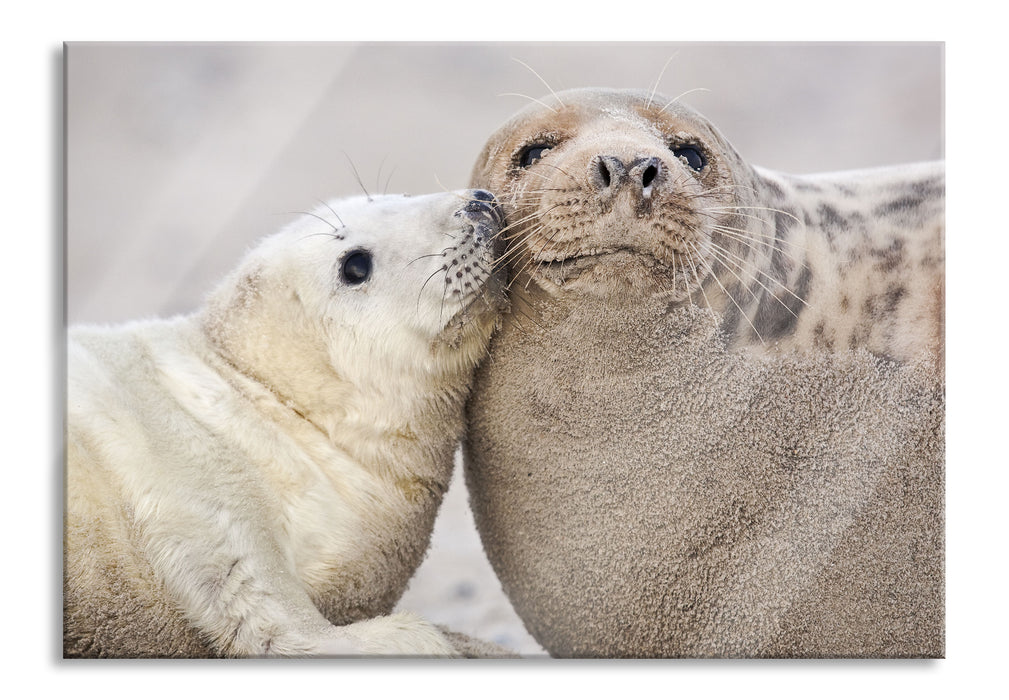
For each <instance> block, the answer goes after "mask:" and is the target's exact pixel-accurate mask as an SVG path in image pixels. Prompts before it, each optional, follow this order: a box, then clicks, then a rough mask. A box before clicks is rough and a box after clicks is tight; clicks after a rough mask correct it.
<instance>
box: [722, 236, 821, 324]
mask: <svg viewBox="0 0 1009 700" xmlns="http://www.w3.org/2000/svg"><path fill="white" fill-rule="evenodd" d="M711 247H712V248H714V249H716V250H718V251H720V255H719V256H718V257H719V259H720V260H721V261H722V264H723V265H725V267H726V269H728V270H729V271H730V272H731V271H732V270H731V268H730V267H729V265H728V263H729V262H730V260H729V258H731V259H733V260H735V261H736V269H737V270H739V271H740V272H743V271H744V268H743V265H742V264H741V263H745V262H746V261H745V260H744V259H743V258H740V257H738V256H736V255H733V254H732V253H730V252H729V251H728V250H726V249H725V248H723V247H721V246H720V245H718V244H716V243H714V242H712V243H711ZM757 273H758V274H760V275H763V276H764V277H765V278H766V279H767V280H769V281H771V282H775V283H777V284H780V285H781V288H782V289H784V290H785V291H786V292H788V293H789V294H791V295H792V296H793V297H795V298H796V299H798V300H799V301H800V302H802V304H803V305H807V304H806V300H805V299H803V298H802V297H800V296H799V295H798V294H796V293H795V292H793V291H792V290H791V289H789V288H788V287H787V286H786V285H784V284H782V283H781V282H779V281H778V280H776V279H774V278H773V277H771V276H770V275H768V274H767V273H766V272H764V271H763V270H760V269H758V270H757ZM733 274H735V273H733ZM737 279H738V276H737ZM739 281H740V283H742V281H743V280H741V279H740V280H739ZM753 281H754V282H756V283H757V284H759V285H760V286H761V288H762V289H763V290H764V291H765V292H767V293H768V294H770V295H771V296H772V297H774V299H775V301H777V302H778V303H779V304H781V305H782V306H784V307H785V308H786V309H788V312H789V313H790V314H792V315H793V316H795V317H796V318H798V315H796V313H795V312H794V311H792V310H791V309H789V308H788V306H787V305H786V304H785V302H783V301H782V300H781V299H780V298H779V297H778V295H777V294H775V293H774V292H772V291H771V290H770V289H768V288H767V287H766V286H765V285H764V284H763V283H762V282H761V281H760V280H759V279H757V278H756V277H753ZM754 299H756V295H754ZM807 306H808V305H807Z"/></svg>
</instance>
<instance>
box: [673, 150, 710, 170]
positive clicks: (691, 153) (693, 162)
mask: <svg viewBox="0 0 1009 700" xmlns="http://www.w3.org/2000/svg"><path fill="white" fill-rule="evenodd" d="M673 155H674V156H676V157H677V158H679V159H680V160H682V161H683V162H684V163H686V164H687V165H689V166H690V167H691V168H693V169H694V170H696V171H698V172H700V171H701V169H702V168H704V166H705V165H707V164H708V159H707V158H705V157H704V154H702V153H701V152H700V151H699V150H697V149H696V148H694V147H693V146H683V147H681V148H674V149H673Z"/></svg>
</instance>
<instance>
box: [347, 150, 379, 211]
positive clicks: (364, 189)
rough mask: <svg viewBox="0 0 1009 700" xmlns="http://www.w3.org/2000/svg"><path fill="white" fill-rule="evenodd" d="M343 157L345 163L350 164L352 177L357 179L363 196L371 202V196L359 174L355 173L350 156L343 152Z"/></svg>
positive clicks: (355, 168) (355, 167) (355, 169)
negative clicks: (345, 159)
mask: <svg viewBox="0 0 1009 700" xmlns="http://www.w3.org/2000/svg"><path fill="white" fill-rule="evenodd" d="M343 155H344V156H346V158H347V162H348V163H350V169H351V170H352V171H353V173H354V177H355V178H356V179H357V184H358V186H359V187H360V188H361V191H362V192H364V196H365V197H367V198H368V201H369V202H370V201H372V200H371V194H370V193H369V192H368V188H367V187H365V186H364V182H363V181H362V180H361V173H359V172H357V166H356V165H354V161H353V160H352V159H351V157H350V154H349V153H347V152H346V151H343Z"/></svg>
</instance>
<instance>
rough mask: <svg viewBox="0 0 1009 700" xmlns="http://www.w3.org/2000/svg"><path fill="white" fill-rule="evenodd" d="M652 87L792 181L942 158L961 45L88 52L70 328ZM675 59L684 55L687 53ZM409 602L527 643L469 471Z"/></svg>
mask: <svg viewBox="0 0 1009 700" xmlns="http://www.w3.org/2000/svg"><path fill="white" fill-rule="evenodd" d="M513 59H519V60H521V61H522V62H524V63H525V64H528V65H529V66H531V67H532V68H534V69H535V71H536V72H537V73H539V75H540V76H542V78H543V80H545V81H546V82H547V83H549V85H550V87H552V88H554V89H555V90H560V89H563V88H570V87H584V86H590V85H595V86H604V87H638V88H651V87H652V85H653V84H654V83H655V81H656V80H657V79H658V78H659V75H660V73H661V72H662V71H663V66H666V64H667V61H668V67H666V69H665V71H664V73H663V74H662V79H661V81H660V83H659V92H661V93H663V94H665V95H667V96H668V97H670V98H672V97H675V96H677V95H680V94H681V93H685V92H687V91H690V90H695V89H696V88H705V89H706V91H695V92H690V93H689V94H687V95H686V96H685V97H684V98H683V101H684V102H686V103H687V104H690V105H691V106H693V107H695V108H697V109H698V110H700V111H701V112H702V113H704V114H705V115H707V116H708V117H709V118H710V119H711V120H712V121H713V122H714V123H715V124H716V125H717V126H718V127H719V129H720V130H721V131H722V133H723V134H724V135H725V136H726V137H727V138H728V139H729V140H730V141H731V142H732V143H733V144H734V145H735V146H736V148H737V150H739V152H740V153H741V154H742V155H743V157H744V158H746V159H747V160H749V161H750V162H752V163H756V164H759V165H763V166H766V167H770V168H775V169H779V170H785V171H791V172H797V173H801V172H815V171H823V170H839V169H845V168H860V167H871V166H876V165H886V164H893V163H899V162H905V161H914V160H928V159H936V158H942V157H943V155H944V154H943V65H944V56H943V47H942V45H941V44H679V45H676V44H80V43H74V44H70V45H68V47H67V50H66V62H67V63H66V65H67V69H66V81H67V83H66V84H67V87H66V90H67V92H66V110H67V142H66V153H67V181H66V193H67V208H66V216H67V249H66V266H67V279H66V294H67V321H68V322H69V323H80V322H117V321H123V320H127V319H131V318H137V317H143V316H152V315H170V314H175V313H184V312H187V311H190V310H192V309H194V308H195V307H196V306H198V305H199V303H200V300H201V299H202V297H203V296H204V295H205V294H206V292H207V291H208V290H209V289H210V287H211V286H212V285H213V283H214V282H216V281H217V280H218V279H219V278H220V277H221V276H222V275H223V274H224V273H225V272H227V271H228V270H229V269H230V268H231V267H232V266H234V265H235V264H236V263H237V261H238V259H239V257H240V256H241V255H242V253H243V251H244V250H246V249H247V248H248V247H249V246H250V245H252V244H253V243H254V242H255V241H256V240H257V239H259V238H260V237H262V236H264V235H266V234H268V233H270V232H271V231H273V230H275V229H276V228H277V227H279V226H281V225H283V224H284V223H285V222H286V221H288V220H289V219H290V218H291V215H290V214H289V212H296V211H299V210H304V209H307V208H310V207H312V206H313V205H314V204H315V203H316V202H317V200H318V199H323V198H328V197H331V196H340V195H352V194H358V193H360V191H361V188H360V185H359V184H358V182H357V179H356V177H355V174H354V171H353V168H352V167H351V162H353V164H354V166H355V167H356V169H357V171H358V172H359V173H360V177H361V180H362V182H363V184H364V187H366V188H367V189H368V190H369V191H372V192H375V191H385V190H388V191H389V192H411V193H414V194H420V193H424V192H430V191H437V190H442V189H458V188H462V187H465V186H466V185H467V180H468V177H469V172H470V168H471V166H472V162H473V159H474V158H475V157H476V155H477V153H478V152H479V150H480V147H481V146H482V145H483V142H484V140H485V139H486V137H487V136H488V135H489V134H490V132H491V131H492V130H494V129H495V128H496V127H497V126H499V125H500V124H501V123H502V122H503V121H505V120H506V119H507V118H508V117H509V116H510V115H511V114H512V113H513V112H515V111H516V110H517V109H519V108H520V107H522V106H524V105H525V104H526V102H527V100H525V99H523V98H522V97H515V96H510V95H504V93H521V94H524V95H529V96H531V97H541V96H542V95H544V94H546V93H547V92H548V90H547V88H546V87H545V86H544V85H543V83H542V82H541V81H540V79H539V78H538V77H537V76H536V75H534V74H533V73H532V72H531V71H530V70H529V69H528V68H526V67H525V66H523V65H522V64H520V63H519V62H517V61H515V60H513ZM670 59H671V60H670ZM400 607H402V608H405V609H410V610H413V611H416V612H418V613H421V614H422V615H424V616H426V617H427V618H429V619H431V620H433V621H435V622H438V623H443V624H447V625H449V626H450V627H452V628H454V629H456V630H458V631H462V632H467V633H470V634H473V635H476V636H479V637H482V638H485V639H489V640H491V641H495V642H498V643H500V644H504V645H505V646H508V647H511V648H512V649H515V650H516V651H519V652H521V653H523V654H528V655H540V654H543V651H542V649H541V648H540V647H539V646H538V645H537V644H536V642H535V641H534V640H533V639H532V638H531V637H529V635H528V634H526V632H525V630H524V628H523V627H522V624H521V622H520V621H519V620H518V619H517V617H516V616H515V614H514V613H513V611H512V610H511V607H510V605H509V604H508V602H507V599H506V598H505V597H504V595H503V594H502V592H501V590H500V587H499V585H498V583H497V580H496V578H495V576H494V573H493V571H492V570H491V568H490V566H489V564H488V563H487V561H486V559H485V557H484V555H483V553H482V550H481V547H480V542H479V538H478V536H477V534H476V532H475V530H474V527H473V523H472V516H471V514H470V512H469V508H468V505H467V497H466V493H465V488H464V485H463V484H462V480H461V475H460V474H459V472H458V469H457V471H456V475H455V477H454V478H453V484H452V488H451V489H450V491H449V494H448V496H447V497H446V502H445V506H444V508H443V510H442V513H441V515H440V516H439V520H438V524H437V526H436V529H435V534H434V537H433V541H432V547H431V550H430V552H429V554H428V557H427V560H426V561H425V563H424V565H423V566H422V567H421V569H420V570H419V571H418V573H417V575H416V576H415V578H414V580H413V581H412V582H411V585H410V589H409V590H408V591H407V593H406V595H405V597H404V598H403V600H402V601H401V603H400Z"/></svg>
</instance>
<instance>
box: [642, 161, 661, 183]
mask: <svg viewBox="0 0 1009 700" xmlns="http://www.w3.org/2000/svg"><path fill="white" fill-rule="evenodd" d="M658 174H659V169H658V168H656V167H655V166H654V165H649V166H648V167H647V168H645V172H644V173H643V174H642V175H641V186H642V187H649V186H650V185H651V184H652V181H653V180H654V179H655V176H656V175H658Z"/></svg>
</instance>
